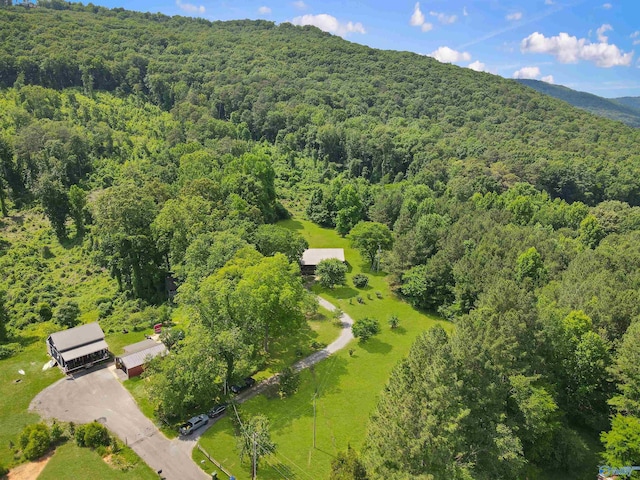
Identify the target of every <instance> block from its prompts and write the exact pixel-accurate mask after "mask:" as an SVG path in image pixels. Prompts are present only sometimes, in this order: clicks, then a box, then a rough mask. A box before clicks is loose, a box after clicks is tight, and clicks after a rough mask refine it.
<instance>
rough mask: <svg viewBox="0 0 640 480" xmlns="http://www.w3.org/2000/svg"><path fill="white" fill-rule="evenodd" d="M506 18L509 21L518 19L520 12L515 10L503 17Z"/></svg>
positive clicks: (520, 15)
mask: <svg viewBox="0 0 640 480" xmlns="http://www.w3.org/2000/svg"><path fill="white" fill-rule="evenodd" d="M505 18H506V19H507V20H511V21H517V20H520V19H521V18H522V12H515V13H510V14H509V15H507V16H506V17H505Z"/></svg>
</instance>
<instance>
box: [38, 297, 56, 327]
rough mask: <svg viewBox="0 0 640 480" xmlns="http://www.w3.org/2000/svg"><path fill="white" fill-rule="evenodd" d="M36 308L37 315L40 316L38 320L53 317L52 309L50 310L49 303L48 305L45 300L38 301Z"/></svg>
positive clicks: (47, 319)
mask: <svg viewBox="0 0 640 480" xmlns="http://www.w3.org/2000/svg"><path fill="white" fill-rule="evenodd" d="M36 309H37V312H38V315H39V316H40V320H42V321H43V322H47V321H49V320H51V317H53V310H51V305H49V304H48V303H47V302H40V303H39V304H38V306H37V307H36Z"/></svg>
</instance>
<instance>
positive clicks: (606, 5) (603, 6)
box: [602, 3, 613, 10]
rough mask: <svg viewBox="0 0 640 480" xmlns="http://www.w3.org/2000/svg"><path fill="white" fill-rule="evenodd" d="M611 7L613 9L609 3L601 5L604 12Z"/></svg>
mask: <svg viewBox="0 0 640 480" xmlns="http://www.w3.org/2000/svg"><path fill="white" fill-rule="evenodd" d="M611 7H613V5H611V4H610V3H604V4H603V5H602V8H604V9H605V10H609V9H610V8H611Z"/></svg>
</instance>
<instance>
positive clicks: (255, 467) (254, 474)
mask: <svg viewBox="0 0 640 480" xmlns="http://www.w3.org/2000/svg"><path fill="white" fill-rule="evenodd" d="M257 435H258V432H255V431H254V432H253V471H252V475H251V478H252V479H253V480H256V479H257V478H258V441H257V440H256V436H257Z"/></svg>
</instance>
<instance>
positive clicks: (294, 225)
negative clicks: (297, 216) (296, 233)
mask: <svg viewBox="0 0 640 480" xmlns="http://www.w3.org/2000/svg"><path fill="white" fill-rule="evenodd" d="M283 223H284V224H285V227H286V228H288V229H289V230H304V225H302V223H300V222H299V221H298V220H293V219H292V218H290V219H288V220H285V222H283Z"/></svg>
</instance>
